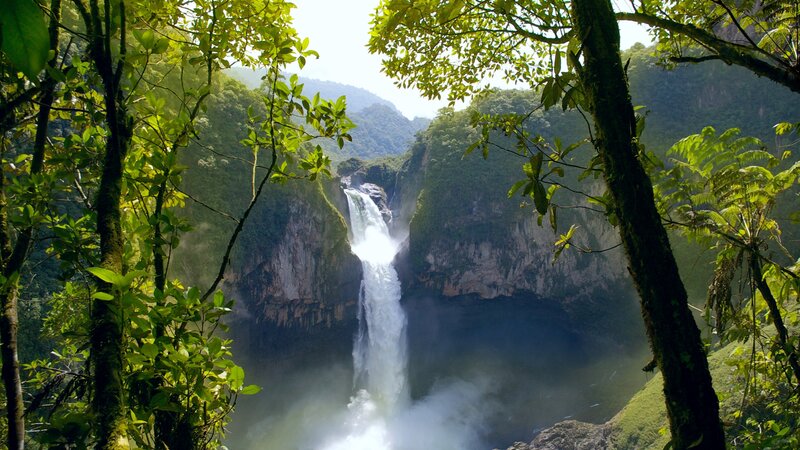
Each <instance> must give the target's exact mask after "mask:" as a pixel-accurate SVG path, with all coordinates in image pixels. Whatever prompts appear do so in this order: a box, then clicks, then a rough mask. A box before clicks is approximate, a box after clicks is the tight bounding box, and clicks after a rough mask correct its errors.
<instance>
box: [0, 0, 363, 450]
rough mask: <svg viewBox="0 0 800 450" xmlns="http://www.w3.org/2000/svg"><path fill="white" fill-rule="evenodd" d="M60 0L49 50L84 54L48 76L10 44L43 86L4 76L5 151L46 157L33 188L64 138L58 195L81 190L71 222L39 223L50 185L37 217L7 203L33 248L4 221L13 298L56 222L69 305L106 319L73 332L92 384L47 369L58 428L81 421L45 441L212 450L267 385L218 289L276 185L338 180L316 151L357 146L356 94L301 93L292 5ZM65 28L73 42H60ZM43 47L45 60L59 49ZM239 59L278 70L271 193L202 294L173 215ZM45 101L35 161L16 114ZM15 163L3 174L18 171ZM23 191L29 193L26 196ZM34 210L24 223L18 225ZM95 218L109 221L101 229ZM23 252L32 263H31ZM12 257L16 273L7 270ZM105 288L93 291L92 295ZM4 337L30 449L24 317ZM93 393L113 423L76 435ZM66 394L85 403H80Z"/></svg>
mask: <svg viewBox="0 0 800 450" xmlns="http://www.w3.org/2000/svg"><path fill="white" fill-rule="evenodd" d="M19 5H23V6H25V7H27V11H28V12H30V11H31V10H32V11H33V12H34V13H35V14H40V13H39V12H38V9H37V7H36V6H35V4H34V3H33V2H29V1H28V0H15V2H14V3H13V5H12V6H13V7H15V8H16V7H17V6H19ZM53 5H58V6H52V7H51V8H50V10H51V11H50V16H51V19H52V20H51V28H50V31H51V35H52V39H51V40H50V42H51V46H52V48H51V49H50V50H52V51H53V52H54V53H55V54H58V53H59V52H61V54H63V55H69V58H64V59H70V60H71V61H70V62H65V61H58V60H57V59H52V60H51V63H50V64H51V65H50V67H49V70H48V71H47V72H46V73H45V74H44V75H40V74H39V72H40V71H41V67H39V68H38V69H36V67H37V66H36V61H35V59H36V58H27V56H26V54H25V52H23V51H20V50H19V49H17V48H13V47H8V46H3V47H2V48H3V54H2V57H8V59H9V60H11V61H12V62H13V63H15V64H19V65H20V66H19V67H20V69H21V70H23V71H24V72H25V73H26V76H27V77H28V78H29V80H30V81H26V80H25V79H21V78H20V77H18V76H16V71H12V70H8V71H7V70H6V68H7V66H6V65H5V64H4V65H3V73H2V75H3V84H2V93H3V98H4V99H5V98H6V94H8V98H9V101H8V103H6V102H4V103H3V105H2V114H3V116H2V119H3V120H2V124H3V131H4V135H3V139H4V141H3V149H4V151H5V149H6V146H7V144H8V146H10V148H11V149H12V151H13V152H16V153H17V154H18V155H19V157H18V160H17V164H19V163H21V162H25V161H28V160H29V159H30V160H32V161H33V162H32V163H31V164H30V170H29V172H28V173H30V179H31V180H34V181H37V182H39V183H41V177H38V175H39V174H38V171H39V170H41V169H40V167H41V166H42V164H43V162H44V160H45V159H46V158H45V156H44V150H43V149H44V146H43V145H39V144H40V143H43V142H45V140H47V139H51V141H52V142H54V143H56V144H58V145H54V146H53V148H57V147H59V148H60V147H63V148H65V149H68V150H69V156H66V155H65V154H59V155H56V154H55V152H53V154H52V155H50V156H49V159H47V161H48V163H50V164H52V166H53V167H54V169H57V172H58V175H52V176H51V177H52V179H53V180H55V181H56V182H57V183H56V184H58V183H65V184H74V189H71V190H69V191H66V190H65V191H64V192H65V193H66V195H65V197H67V198H60V199H59V200H61V201H66V202H71V203H70V204H71V210H63V209H60V208H56V207H52V205H48V208H46V209H47V214H44V213H42V214H40V212H39V211H38V209H37V207H38V206H39V204H40V203H41V204H47V203H48V201H51V200H52V199H48V198H47V197H48V195H51V194H52V193H51V192H45V189H44V187H42V186H39V185H37V184H36V183H33V182H31V183H30V186H31V190H32V191H31V193H32V194H33V193H35V194H36V196H35V197H36V199H40V197H43V198H45V199H46V200H47V201H41V202H40V201H39V200H37V202H28V203H30V206H24V205H25V201H24V200H25V199H30V198H34V196H33V195H29V196H28V197H26V198H22V196H19V195H18V197H19V198H15V200H16V201H18V202H19V206H18V205H17V204H16V203H15V204H14V205H9V204H8V203H7V202H4V203H3V204H2V210H0V212H1V213H2V217H4V218H5V217H9V212H14V213H15V214H14V215H13V216H12V219H14V220H12V222H13V223H14V224H15V226H16V228H17V233H16V237H17V247H18V248H14V249H11V245H10V244H11V243H12V238H13V237H14V234H13V233H12V232H11V231H10V228H9V227H8V226H7V222H6V221H5V220H4V221H3V222H2V225H3V227H4V228H3V229H2V230H0V231H2V233H0V236H2V238H3V242H2V243H3V246H2V249H3V251H4V253H3V257H4V261H3V262H4V266H3V272H4V274H6V273H8V274H11V275H14V276H8V277H7V280H10V281H11V282H10V283H4V289H3V293H4V298H6V296H5V294H6V293H7V292H8V293H9V295H8V296H7V298H8V299H11V300H13V299H15V298H16V297H15V295H16V294H17V292H16V291H14V290H12V289H13V288H15V287H16V286H17V285H16V283H17V280H18V272H19V268H20V267H22V263H23V262H24V256H25V255H26V253H27V252H28V250H29V248H30V242H31V238H30V236H31V231H32V226H33V225H35V224H38V223H39V222H36V221H35V220H40V219H39V218H44V219H46V220H44V219H41V220H40V222H42V223H44V224H45V225H46V227H47V228H48V231H50V232H51V233H52V234H53V236H51V239H52V244H51V251H52V252H53V254H55V255H57V256H59V257H60V258H61V260H62V262H63V264H64V266H65V267H66V268H67V271H66V272H65V273H64V277H65V278H67V279H70V282H68V283H67V284H66V285H65V287H64V293H63V297H65V298H68V299H72V300H76V303H80V302H78V301H77V300H78V299H80V298H81V297H82V296H86V297H88V296H90V295H91V298H92V301H91V320H86V321H78V322H81V323H83V325H85V326H88V325H87V324H91V329H90V330H88V334H89V335H90V338H89V339H88V342H81V339H80V338H77V339H76V338H74V337H62V338H63V339H64V343H65V345H66V346H67V348H68V349H71V352H70V354H71V355H72V356H68V357H67V358H64V357H61V356H59V358H60V359H62V360H63V361H65V362H68V363H75V362H77V363H83V360H82V358H84V354H83V353H84V352H83V351H81V350H79V349H80V348H85V347H88V348H89V349H90V351H89V352H88V365H87V367H84V369H83V371H84V372H85V373H79V372H76V371H75V370H73V368H74V364H71V365H70V366H68V368H67V369H66V370H59V369H56V370H54V371H53V372H52V373H53V374H55V375H52V376H50V377H48V375H47V374H48V373H51V372H45V373H44V374H43V373H34V378H35V379H34V382H36V383H37V384H39V385H40V386H42V387H44V388H45V389H44V390H43V391H42V393H40V394H41V395H38V396H37V399H38V400H37V401H35V402H34V403H40V401H39V400H41V399H42V398H43V397H46V396H47V395H51V394H53V392H54V391H55V389H56V388H57V387H58V386H61V389H62V390H61V393H60V394H58V395H56V396H55V399H56V405H55V406H56V409H58V408H61V409H62V410H64V411H62V412H63V414H61V413H59V414H60V415H59V417H61V418H64V419H65V421H60V423H59V424H57V423H55V422H56V419H53V420H52V423H50V424H49V426H48V431H47V432H45V433H42V434H41V435H39V436H42V439H44V440H45V441H43V444H45V445H68V444H73V445H84V446H86V445H88V444H89V442H91V441H92V440H94V441H95V445H96V448H102V449H118V448H128V447H129V446H130V445H131V443H130V442H129V439H132V440H133V441H134V445H136V446H139V447H154V448H172V449H177V448H206V447H207V446H210V445H214V443H215V442H216V443H218V441H219V436H220V433H221V431H222V430H223V427H224V425H225V423H226V421H227V417H228V415H229V413H230V412H231V410H232V408H233V405H234V404H235V401H236V396H237V395H239V394H252V393H255V392H256V391H257V390H258V389H257V388H255V387H245V386H244V385H243V381H244V373H243V371H242V369H241V368H240V367H238V366H236V365H235V364H234V363H233V362H232V361H231V360H230V358H229V357H230V346H229V343H228V342H227V341H224V340H222V339H221V338H220V337H219V336H216V335H215V334H214V333H215V330H216V329H217V328H218V327H220V326H223V325H222V324H221V322H220V321H221V317H222V316H223V315H224V314H226V313H227V312H228V311H230V308H231V305H232V302H231V301H230V300H227V299H224V297H223V296H222V294H221V293H220V292H217V291H216V287H217V285H218V284H219V282H220V281H221V280H222V278H223V274H224V272H225V268H226V266H227V261H228V259H229V257H230V252H231V249H232V247H233V245H234V243H235V242H236V237H237V236H238V233H239V232H240V231H241V230H242V228H243V227H244V225H245V223H246V219H247V215H248V214H249V211H250V210H252V208H253V206H254V205H255V204H256V202H257V200H258V198H259V196H260V195H261V193H262V191H263V189H264V187H265V186H266V185H267V182H268V181H274V180H276V179H278V180H285V179H289V178H304V177H310V178H314V177H316V176H318V175H320V174H326V173H328V164H329V160H328V159H327V158H326V157H325V156H324V155H323V154H322V153H321V150H320V148H319V146H316V147H314V148H310V147H312V145H311V144H310V142H311V141H312V140H313V139H315V138H318V137H325V138H333V139H335V140H337V141H338V143H339V145H340V146H341V145H342V144H343V141H344V140H345V139H349V138H350V137H349V135H348V134H347V130H348V129H349V128H350V127H351V126H352V124H351V123H350V121H349V119H347V117H346V115H345V102H344V99H339V100H337V101H326V100H322V99H320V98H319V97H318V96H315V97H314V98H313V99H312V98H308V97H306V96H304V95H303V93H302V85H299V84H298V83H297V78H296V77H293V78H292V79H291V80H289V81H288V83H287V82H286V80H285V79H284V78H283V76H282V75H281V73H282V71H283V70H284V69H285V68H286V66H287V65H288V64H290V63H293V62H297V63H298V64H299V65H300V67H301V68H302V66H303V65H304V64H305V60H306V58H308V57H311V56H314V55H316V53H315V52H314V51H313V50H310V49H308V41H307V40H302V39H299V38H298V37H297V35H296V32H295V31H294V29H293V28H292V27H291V25H290V22H291V16H290V12H291V8H292V5H291V4H290V3H286V2H283V1H270V2H263V1H255V2H253V1H238V0H234V1H224V0H222V1H219V0H208V1H193V2H184V1H179V0H176V1H168V2H155V3H152V2H125V1H121V2H116V1H115V2H112V1H102V0H73V1H72V2H71V5H70V7H71V8H74V9H71V10H70V11H71V12H74V13H75V16H76V17H77V21H76V20H72V19H65V20H63V21H62V20H61V19H60V17H59V15H58V11H59V10H60V3H59V2H58V0H53ZM31 8H32V9H31ZM5 12H6V11H4V13H5ZM12 12H14V9H13V8H12ZM12 15H13V14H12ZM18 16H20V17H22V16H23V15H21V14H19V15H18ZM6 17H7V15H6V14H4V15H2V16H0V19H2V22H0V25H2V26H3V36H4V37H5V36H13V37H14V42H15V43H16V42H18V41H24V39H21V38H20V36H21V31H19V30H20V28H19V27H17V28H14V27H10V26H7V25H8V24H9V23H10V22H9V21H8V20H7V19H6ZM15 24H16V22H15ZM9 30H11V31H14V30H16V31H15V32H17V35H14V34H8V33H9V32H10V31H9ZM45 32H46V30H45ZM59 33H61V34H62V35H63V34H66V35H67V39H62V40H59V39H57V38H58V37H59ZM45 37H46V36H45ZM62 37H63V36H62ZM34 41H35V40H32V42H34ZM64 41H68V42H69V43H68V44H67V45H65V46H64V47H63V48H60V47H59V44H58V43H59V42H64ZM6 42H8V40H7V41H6ZM44 50H45V52H44V53H45V55H44V57H43V58H45V59H46V57H47V53H48V52H47V50H48V49H47V48H46V47H45V49H44ZM36 55H38V53H36ZM28 56H31V55H28ZM33 56H35V55H33ZM237 61H238V62H241V63H242V64H244V65H248V66H255V65H261V66H264V65H266V66H268V67H269V77H268V78H269V79H270V83H271V84H270V85H271V91H270V92H269V93H268V94H267V95H266V97H265V98H264V99H263V109H262V110H265V111H266V113H265V114H264V117H262V118H258V117H257V116H255V115H254V116H253V118H252V120H253V123H252V130H251V133H250V136H249V137H248V138H247V139H246V142H247V145H248V147H249V148H250V151H251V155H252V161H251V165H252V175H253V180H254V181H253V182H254V183H256V181H258V183H257V184H254V186H253V192H254V193H253V197H252V199H250V202H249V206H248V208H247V209H246V210H245V211H244V212H243V215H242V216H241V217H238V218H235V219H234V220H236V221H237V228H236V231H235V233H234V234H233V235H232V236H231V238H230V241H229V244H228V248H227V251H226V253H225V255H223V261H222V263H221V264H220V268H219V271H218V273H219V275H218V276H217V278H216V280H215V281H214V282H213V283H212V285H211V286H210V287H208V289H207V290H205V294H203V295H201V294H200V293H201V292H202V291H200V290H199V289H197V288H194V289H190V288H185V287H184V286H183V285H182V284H181V283H180V282H179V281H177V280H169V279H168V270H169V263H170V255H171V252H172V249H173V248H174V247H176V246H177V245H178V242H179V235H180V233H181V232H182V231H185V230H186V228H187V224H186V223H184V222H183V221H181V220H180V219H179V218H177V216H176V215H175V214H174V213H172V212H171V211H170V210H171V209H172V208H176V207H180V206H182V204H183V201H184V199H185V195H184V194H183V193H182V192H181V191H180V188H179V185H180V182H181V179H180V172H181V170H183V169H182V168H181V166H180V158H179V150H180V149H181V148H184V147H185V146H186V145H187V144H188V143H189V142H190V141H191V140H192V139H196V138H197V137H198V134H199V131H198V129H197V128H196V127H195V124H196V120H197V119H198V118H199V117H200V116H201V115H202V113H203V105H204V101H205V99H206V98H207V97H208V96H209V94H210V92H211V91H212V90H213V89H214V88H215V86H216V80H217V73H218V72H219V71H220V70H221V69H222V68H225V67H228V66H229V65H230V64H232V63H234V62H237ZM23 64H26V65H23ZM38 64H39V66H41V65H42V64H44V60H42V61H41V62H40V63H38ZM56 66H57V69H56ZM37 77H38V78H37ZM50 77H52V78H50ZM55 86H58V87H59V89H60V90H61V91H63V92H62V94H63V96H64V98H63V101H62V102H61V103H60V104H58V107H57V108H55V109H54V111H57V117H58V118H59V120H60V121H61V122H60V123H61V125H63V126H64V128H67V129H68V132H67V133H65V134H62V135H60V136H51V135H50V130H48V120H49V117H50V115H51V114H50V112H49V111H46V109H49V108H50V107H49V104H50V103H51V102H52V101H53V100H52V99H51V100H47V98H48V95H49V96H51V97H52V95H53V93H52V88H53V87H55ZM48 93H49V94H48ZM37 96H40V97H41V98H39V97H37ZM34 98H36V100H37V102H38V103H39V104H41V108H40V113H39V120H38V121H37V122H36V124H35V125H36V138H35V141H36V145H34V150H33V156H31V157H29V156H28V155H27V154H25V152H24V148H21V146H20V145H19V144H20V143H19V142H15V141H13V140H11V139H8V140H7V139H6V134H5V132H6V131H7V130H22V129H21V128H20V124H19V123H17V122H15V121H14V119H16V118H17V117H22V114H19V111H20V110H21V109H23V108H30V107H31V106H32V101H33V99H34ZM303 122H304V123H303ZM300 123H302V124H300ZM20 133H22V131H20ZM264 151H266V152H267V153H268V154H269V157H270V159H271V163H270V164H269V165H268V166H262V165H261V164H259V163H258V156H259V154H260V153H262V152H264ZM5 156H6V155H5V153H4V161H3V162H4V166H9V167H13V166H11V164H10V163H8V160H7V159H5ZM25 167H27V165H26V166H25ZM4 172H5V171H4ZM256 176H258V178H256ZM22 178H23V177H18V176H17V175H16V174H15V176H14V177H12V181H13V182H14V185H15V186H17V185H22V186H23V187H27V186H28V185H27V184H22V183H20V180H21V179H22ZM3 181H4V182H5V181H6V178H5V176H4V177H3ZM44 186H49V185H47V184H44ZM3 187H5V183H4V184H3ZM7 191H8V189H3V190H2V192H0V193H2V194H5V193H6V192H7ZM13 192H15V193H19V192H22V193H25V192H27V190H26V189H19V188H16V190H15V191H13ZM3 199H4V200H5V196H3ZM20 199H21V200H20ZM76 200H78V202H82V204H81V203H75V201H76ZM32 207H33V208H32ZM68 209H69V208H68ZM18 210H19V211H21V213H16V212H17V211H18ZM76 210H79V211H80V213H77V214H76ZM17 216H22V219H25V220H21V219H20V218H18V217H17ZM76 216H83V217H82V218H76ZM92 219H94V220H95V226H90V224H89V223H90V222H91V220H92ZM18 223H19V224H18ZM23 244H24V245H23ZM98 244H99V246H98ZM6 250H8V251H7V252H6ZM12 250H13V251H12ZM17 254H19V255H20V256H22V258H21V259H20V258H16V259H15V257H16V256H17ZM8 261H11V262H13V265H12V264H10V263H9V264H8V265H7V264H6V263H7V262H8ZM15 267H16V269H14V268H15ZM89 277H92V279H93V280H94V283H93V285H89V284H88V283H86V281H85V280H87V279H89ZM6 303H8V302H4V310H5V311H7V312H8V314H5V316H7V317H9V318H11V319H15V317H16V312H15V307H13V304H12V305H11V306H12V307H11V308H9V307H6ZM61 305H62V306H61V307H63V303H62V304H61ZM56 313H60V312H59V311H56ZM73 325H74V324H72V323H70V324H69V325H68V326H67V325H65V327H66V328H64V330H65V332H71V331H74V330H70V327H72V326H73ZM83 325H75V326H83ZM3 328H4V330H5V329H8V330H9V332H8V333H3V339H4V341H3V344H4V355H3V357H4V377H5V376H6V367H7V368H8V369H9V370H8V373H12V374H13V373H15V374H16V380H11V381H7V379H6V378H4V384H5V386H6V389H7V390H12V391H13V392H12V393H13V394H15V395H16V396H9V398H10V399H11V400H13V402H12V401H9V413H10V414H11V413H12V409H13V414H11V415H13V419H14V420H15V421H14V422H13V423H12V420H11V419H10V420H9V423H10V424H11V425H12V426H11V427H10V432H11V433H10V437H9V439H10V440H13V441H14V442H16V444H14V445H16V446H13V447H12V448H21V445H22V439H23V436H24V434H23V433H24V427H23V423H22V421H21V417H22V402H21V390H20V389H19V383H18V381H19V371H18V368H17V367H16V366H15V365H14V364H6V361H7V360H9V361H11V362H14V363H15V362H16V356H15V355H11V354H9V355H10V356H8V357H7V355H6V352H5V349H6V348H10V347H9V346H7V345H6V343H7V341H9V342H11V344H12V346H11V347H13V340H14V332H15V328H14V323H11V322H9V326H7V327H6V326H5V325H4V327H3ZM56 328H58V327H56ZM7 335H8V336H9V337H8V339H7ZM186 355H192V357H188V356H186ZM32 367H34V368H36V367H41V364H40V363H35V364H34V365H33V366H32ZM12 369H13V370H12ZM87 373H88V374H89V375H88V376H87ZM8 379H11V378H8ZM65 380H70V381H65ZM76 380H77V381H76ZM84 380H90V381H91V382H89V383H88V384H87V383H85V381H84ZM76 386H77V387H76ZM79 386H84V387H79ZM86 387H88V388H89V390H90V392H91V395H90V396H89V398H90V399H91V408H90V410H91V413H92V415H93V417H94V418H95V419H96V420H93V421H89V422H87V421H85V420H81V421H80V423H77V422H75V421H74V417H76V415H75V414H74V413H75V412H81V413H85V412H86V410H85V404H84V403H83V400H84V399H85V396H84V394H85V393H86V392H87V391H86V390H85V389H84V388H86ZM67 399H76V401H75V402H74V404H73V405H65V404H64V401H65V400H67ZM32 409H35V408H32ZM56 412H57V413H58V411H56ZM80 415H82V414H80ZM50 417H51V418H53V417H56V416H54V415H52V414H51V416H50ZM137 417H138V419H137ZM17 418H18V419H19V420H16V419H17ZM142 419H144V420H142ZM65 424H66V425H65ZM90 424H91V426H92V429H91V430H89V429H88V425H90ZM59 426H69V427H72V428H71V430H73V431H75V432H74V433H61V432H60V431H62V430H63V429H62V430H59ZM67 434H69V435H67ZM70 439H72V440H71V441H70ZM10 445H11V444H10Z"/></svg>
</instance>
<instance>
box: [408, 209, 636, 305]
mask: <svg viewBox="0 0 800 450" xmlns="http://www.w3.org/2000/svg"><path fill="white" fill-rule="evenodd" d="M587 222H589V223H591V219H588V218H584V221H583V222H582V223H584V224H586V223H587ZM594 225H595V228H596V229H595V230H594V231H595V232H597V231H600V234H599V239H600V240H601V241H602V242H613V238H614V234H613V230H610V229H609V227H607V226H603V225H602V224H599V223H595V224H594ZM445 226H446V224H445ZM411 239H412V240H413V239H414V236H413V235H412V237H411ZM557 239H558V236H557V235H556V233H554V232H553V231H552V229H550V228H549V227H542V226H539V225H538V224H537V219H536V218H535V217H534V216H533V214H528V215H520V216H519V217H517V218H515V220H514V221H513V222H510V223H507V224H505V226H503V227H499V228H498V229H497V230H496V232H495V233H494V234H493V235H491V236H485V237H484V238H482V239H465V240H459V241H457V242H455V243H453V245H446V244H445V243H442V242H435V241H434V242H432V243H431V244H430V245H429V246H428V247H427V248H425V249H422V251H423V252H424V263H425V265H426V266H427V267H425V270H424V271H423V272H421V273H420V274H419V275H418V276H417V278H416V281H417V282H419V283H421V284H422V285H424V286H426V287H429V288H434V289H437V290H441V292H442V293H443V294H444V295H446V296H449V297H452V296H457V295H467V294H476V295H478V296H480V297H481V298H486V299H489V298H496V297H502V296H507V297H510V296H514V295H515V294H518V293H523V292H528V293H533V294H535V295H536V296H537V297H540V298H542V297H550V298H553V297H555V298H560V299H563V300H564V301H566V302H570V301H573V300H578V299H581V298H587V297H591V296H593V295H596V293H597V292H609V291H610V290H612V289H614V288H615V287H616V286H618V284H619V283H621V282H622V280H623V275H624V267H625V262H624V260H623V255H622V254H621V252H619V251H614V252H609V253H605V254H597V255H583V254H581V253H579V252H578V251H575V250H573V251H566V252H564V253H562V254H561V256H559V257H558V258H557V259H555V258H554V246H553V243H554V242H555V241H556V240H557ZM412 242H413V241H412ZM412 245H413V243H412Z"/></svg>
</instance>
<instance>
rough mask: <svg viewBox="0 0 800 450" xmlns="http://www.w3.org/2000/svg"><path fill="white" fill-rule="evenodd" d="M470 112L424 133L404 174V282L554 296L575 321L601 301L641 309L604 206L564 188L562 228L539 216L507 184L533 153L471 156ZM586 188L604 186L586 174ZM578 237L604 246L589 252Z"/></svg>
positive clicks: (555, 116) (565, 123)
mask: <svg viewBox="0 0 800 450" xmlns="http://www.w3.org/2000/svg"><path fill="white" fill-rule="evenodd" d="M530 95H531V94H527V93H522V92H516V93H500V94H498V95H497V96H493V97H490V98H489V99H488V100H485V101H490V102H496V103H498V105H489V107H492V108H497V107H502V108H511V109H513V108H514V103H515V102H526V101H531V100H532V99H531V98H530ZM484 106H485V105H484ZM468 117H469V112H455V113H452V114H450V115H443V116H440V117H439V118H438V119H437V120H436V121H434V123H433V124H432V125H431V128H430V129H429V130H428V131H427V132H426V133H423V134H421V135H420V137H419V138H418V141H417V142H416V144H415V145H414V147H413V150H412V154H411V156H410V158H409V160H408V161H407V163H406V165H405V166H404V167H403V169H402V170H401V171H400V173H399V174H398V183H397V187H396V189H395V191H394V194H395V195H394V197H393V199H392V200H393V202H392V206H393V208H394V209H396V210H397V211H400V214H398V215H397V217H398V218H400V219H403V218H405V219H406V221H407V223H408V229H409V237H408V242H407V250H406V254H405V255H403V257H405V258H407V264H406V265H405V266H404V267H403V268H404V270H403V271H402V272H401V273H402V274H403V280H404V284H405V286H406V287H407V288H412V289H413V288H419V289H424V290H427V291H433V292H435V293H438V294H441V295H443V296H446V297H459V296H477V297H479V298H482V299H494V298H503V297H525V298H529V299H531V300H537V299H549V300H552V301H554V302H556V303H558V304H559V306H560V307H561V308H563V309H564V310H565V311H567V312H568V313H569V314H570V315H571V316H572V318H573V319H574V322H575V323H576V324H582V323H585V322H586V320H584V319H587V318H589V317H591V316H592V314H594V313H596V312H598V311H601V310H605V311H604V312H602V314H604V315H605V314H608V311H610V310H614V309H621V308H623V307H624V310H625V311H627V312H628V314H623V315H624V316H626V317H628V318H630V317H632V316H633V315H637V314H638V309H637V308H636V306H635V297H634V295H633V289H632V287H631V285H630V282H629V281H628V276H627V271H626V269H625V267H626V263H625V259H624V254H623V252H622V251H621V248H614V249H612V250H609V251H605V250H608V249H609V248H611V247H615V246H616V245H617V243H618V242H619V237H618V234H617V231H616V230H615V229H613V228H612V227H611V226H610V225H609V224H608V222H607V220H606V218H605V216H604V215H603V214H602V213H597V212H594V211H589V210H588V209H584V208H573V205H576V204H581V202H583V203H582V204H585V199H579V198H575V197H574V196H567V195H564V196H562V197H560V199H559V204H560V205H562V206H564V208H562V209H559V211H558V216H559V217H558V224H557V227H556V229H555V230H554V229H553V227H552V226H551V225H550V223H549V222H550V220H549V215H548V216H545V217H543V218H542V219H541V222H540V219H539V217H538V214H537V213H536V211H535V210H534V208H533V205H531V204H529V203H528V204H526V203H525V199H523V198H521V197H517V198H513V199H509V198H508V196H507V194H506V193H507V191H508V189H509V187H510V186H511V185H513V184H514V183H515V182H516V181H517V180H519V179H522V178H524V177H525V174H524V173H523V171H522V164H523V163H524V162H525V160H524V159H518V158H516V157H511V156H509V154H508V153H504V152H499V151H498V152H496V153H492V154H490V156H489V158H488V160H484V159H482V158H481V157H480V155H478V154H471V155H468V156H464V150H465V149H466V148H467V147H468V146H469V144H470V143H471V142H472V141H473V140H474V139H477V132H476V131H475V130H474V128H473V127H472V126H471V125H470V121H469V119H468ZM574 121H575V119H574V117H570V116H566V115H564V114H563V113H560V112H552V113H548V115H546V116H545V115H543V116H541V117H538V118H537V119H535V120H533V121H532V122H533V126H536V127H538V129H540V130H549V132H551V133H564V134H566V132H564V130H561V128H565V127H566V128H569V127H572V126H576V125H575V123H574ZM573 134H574V132H573ZM582 189H583V190H584V191H588V192H591V193H592V194H593V195H599V194H600V192H601V191H600V189H601V187H600V185H599V183H597V182H594V183H592V182H589V181H587V182H585V183H584V185H583V187H582ZM528 201H530V200H529V199H528ZM572 224H575V225H577V226H578V231H577V232H576V233H575V237H574V239H573V241H572V244H573V245H572V246H571V248H569V249H567V250H565V251H563V252H562V253H561V255H560V256H559V257H558V258H554V253H555V250H556V247H555V246H554V244H555V242H556V241H557V240H558V239H559V235H560V234H562V233H565V232H566V230H567V229H569V227H570V225H572ZM579 247H580V248H581V249H583V250H593V251H597V250H603V251H602V252H598V253H591V254H585V253H583V252H581V251H579V250H578V248H579ZM615 320H617V319H615ZM589 321H590V322H591V320H589ZM581 326H582V325H581Z"/></svg>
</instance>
